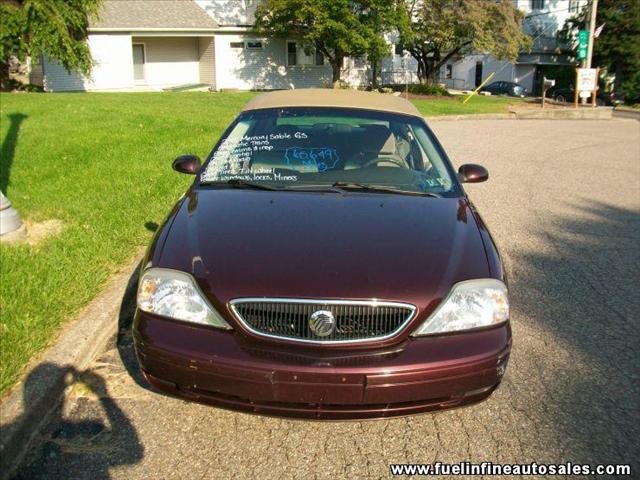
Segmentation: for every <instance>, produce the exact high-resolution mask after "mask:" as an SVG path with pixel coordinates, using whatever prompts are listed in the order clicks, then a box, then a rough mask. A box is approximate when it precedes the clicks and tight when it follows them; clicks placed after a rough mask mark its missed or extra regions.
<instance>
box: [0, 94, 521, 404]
mask: <svg viewBox="0 0 640 480" xmlns="http://www.w3.org/2000/svg"><path fill="white" fill-rule="evenodd" d="M253 95H255V94H254V93H218V94H209V93H200V92H196V93H88V94H87V93H84V94H83V93H68V94H64V93H58V94H2V95H1V96H0V102H1V103H0V105H1V107H0V141H2V145H1V149H2V150H1V156H0V160H1V163H0V190H2V191H3V192H5V193H6V194H7V195H8V197H9V198H10V199H11V201H12V202H13V204H14V206H15V207H16V208H17V209H18V211H19V212H20V214H21V215H22V217H23V218H24V219H26V220H27V221H29V222H41V221H45V220H50V219H59V220H61V221H62V222H63V223H64V230H63V231H62V233H61V234H59V235H57V236H54V237H51V238H49V239H47V240H45V241H44V242H43V243H41V244H39V245H37V246H33V247H32V246H28V245H22V246H15V245H6V244H2V245H0V279H1V281H0V339H1V340H0V341H1V342H2V344H1V348H0V393H2V392H4V391H6V390H7V389H8V388H9V387H10V386H11V385H12V384H13V383H14V382H15V380H16V378H17V376H18V374H19V373H20V370H21V368H22V367H23V366H24V365H25V364H26V362H27V361H28V360H29V359H30V358H31V357H32V356H33V355H34V354H36V353H37V352H39V351H41V350H42V349H43V348H44V347H45V346H46V345H47V344H48V342H50V340H51V339H52V338H53V336H54V335H55V333H56V331H57V330H58V327H59V326H60V325H61V324H62V322H64V321H65V320H67V319H69V318H72V317H73V316H74V315H76V314H77V313H78V311H79V310H80V309H81V308H82V307H83V306H84V305H86V304H87V303H88V302H89V301H90V300H92V299H93V298H94V297H95V296H96V295H97V294H98V292H99V291H100V289H101V288H102V287H103V286H104V284H105V282H106V281H107V279H108V278H109V276H110V275H111V274H112V273H113V272H114V271H115V270H117V269H118V267H120V266H122V265H123V264H124V263H126V262H127V261H128V260H129V259H130V258H131V257H132V255H133V254H134V252H135V250H136V247H138V246H140V245H146V244H147V243H148V241H149V239H150V237H151V231H150V229H148V228H147V227H146V226H145V225H151V224H154V223H155V224H158V223H161V221H162V219H163V217H164V216H165V215H166V214H167V213H168V211H169V208H170V207H171V205H173V204H174V203H175V202H176V200H177V198H178V197H179V196H180V195H181V194H182V193H183V192H184V190H185V189H186V187H187V186H188V184H189V183H190V181H191V180H192V177H188V176H184V175H179V174H177V173H175V172H173V171H172V170H171V166H170V165H171V161H172V160H173V158H174V157H175V156H176V155H177V154H181V153H195V154H198V155H200V156H201V157H205V156H206V155H207V154H208V153H209V151H210V149H211V147H212V146H213V144H214V143H215V141H216V140H217V138H218V137H219V135H220V134H221V133H222V131H223V130H224V128H225V127H226V126H227V125H228V123H229V122H230V121H231V119H232V118H233V117H234V116H235V115H236V114H237V112H238V111H239V110H240V108H241V106H242V105H243V104H244V103H245V102H247V101H248V100H249V99H250V98H251V97H252V96H253ZM510 102H512V101H511V100H505V99H502V98H484V97H479V98H473V99H471V100H470V101H469V102H468V103H467V104H466V105H462V103H461V101H460V100H459V99H458V98H452V99H448V98H445V99H442V100H416V101H415V103H416V105H417V106H418V108H420V110H421V111H422V112H423V113H424V114H425V115H444V114H460V113H485V112H499V111H506V106H507V105H508V104H509V103H510Z"/></svg>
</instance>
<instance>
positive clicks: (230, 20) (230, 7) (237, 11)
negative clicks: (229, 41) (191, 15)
mask: <svg viewBox="0 0 640 480" xmlns="http://www.w3.org/2000/svg"><path fill="white" fill-rule="evenodd" d="M195 1H196V3H197V4H198V5H199V6H200V7H201V8H202V9H204V11H205V12H207V13H208V14H209V16H211V18H213V19H214V20H215V21H216V22H217V23H218V25H220V26H223V27H224V26H236V25H253V22H254V21H255V16H254V14H255V11H256V6H257V5H258V4H259V3H260V2H261V0H195Z"/></svg>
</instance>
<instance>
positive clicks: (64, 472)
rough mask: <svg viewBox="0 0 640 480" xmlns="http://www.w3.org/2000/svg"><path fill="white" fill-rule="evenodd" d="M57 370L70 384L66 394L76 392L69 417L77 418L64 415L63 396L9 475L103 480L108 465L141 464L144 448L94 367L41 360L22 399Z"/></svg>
mask: <svg viewBox="0 0 640 480" xmlns="http://www.w3.org/2000/svg"><path fill="white" fill-rule="evenodd" d="M60 374H62V375H61V377H64V379H65V382H66V383H67V384H69V385H73V387H72V391H71V393H70V395H71V396H74V395H78V396H79V398H78V399H77V400H76V401H75V402H76V405H75V406H74V408H76V409H77V410H79V411H76V412H74V418H82V419H81V420H75V421H71V420H68V419H67V418H65V417H66V415H65V408H64V400H63V401H62V402H60V403H59V404H58V406H57V407H56V409H55V411H54V412H52V414H51V419H50V420H49V422H48V426H47V427H46V428H45V430H44V431H43V432H42V433H41V438H40V439H39V441H38V442H37V443H38V445H37V446H36V447H34V448H33V449H32V451H31V452H29V454H28V455H27V457H26V458H25V460H24V462H23V466H22V467H21V468H20V469H19V470H18V471H17V472H16V473H15V476H14V478H16V479H33V478H74V479H85V478H86V479H98V480H100V479H108V478H111V477H110V474H109V469H110V468H111V467H115V466H119V465H131V464H135V463H138V462H140V460H142V458H143V456H144V448H143V446H142V444H141V443H140V439H139V438H138V434H137V432H136V429H135V428H134V426H133V424H132V422H131V421H130V420H129V418H127V416H126V415H125V414H124V412H123V411H122V409H121V408H120V407H119V406H118V403H117V402H116V401H115V400H114V399H113V398H111V397H110V396H109V392H108V389H107V386H106V382H105V379H104V378H103V377H102V376H101V375H99V374H97V373H96V372H95V371H93V370H91V369H87V370H85V371H82V372H80V371H78V370H76V369H75V368H73V367H60V366H58V365H54V364H52V363H43V364H41V365H39V366H38V367H36V368H35V369H34V370H33V371H32V372H31V373H30V374H29V376H28V377H27V379H26V381H25V384H24V398H25V403H29V401H30V400H29V399H30V398H31V396H32V393H33V391H34V389H37V388H38V379H39V378H42V376H43V375H44V376H50V375H60ZM34 443H35V442H34Z"/></svg>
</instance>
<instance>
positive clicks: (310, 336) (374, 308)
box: [230, 298, 415, 343]
mask: <svg viewBox="0 0 640 480" xmlns="http://www.w3.org/2000/svg"><path fill="white" fill-rule="evenodd" d="M230 306H231V310H232V311H233V313H234V314H235V316H236V317H237V318H238V320H240V321H241V322H242V323H243V324H244V326H245V327H247V328H248V329H249V330H251V331H252V332H253V333H256V334H258V335H263V336H267V337H275V338H286V339H292V340H298V341H300V342H311V343H345V342H362V341H367V340H372V339H383V338H388V337H391V336H393V335H395V334H396V333H398V332H399V331H400V330H401V329H402V328H403V327H404V326H405V325H406V324H407V323H408V322H409V320H410V319H411V318H412V317H413V315H414V313H415V307H414V306H413V305H409V304H405V303H395V302H379V301H336V300H324V301H323V300H314V301H309V300H289V299H286V300H284V299H264V298H259V299H237V300H233V301H232V302H230ZM319 311H324V312H330V313H331V314H332V316H333V325H334V326H333V330H332V331H331V332H330V333H327V332H326V331H325V332H324V335H323V336H320V335H318V334H317V333H314V329H313V328H311V327H310V319H311V316H312V315H313V314H314V313H315V312H319Z"/></svg>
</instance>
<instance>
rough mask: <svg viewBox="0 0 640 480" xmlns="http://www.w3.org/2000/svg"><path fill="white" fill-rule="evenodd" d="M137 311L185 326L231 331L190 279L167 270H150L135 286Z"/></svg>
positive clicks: (182, 273) (175, 271)
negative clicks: (196, 325) (179, 322)
mask: <svg viewBox="0 0 640 480" xmlns="http://www.w3.org/2000/svg"><path fill="white" fill-rule="evenodd" d="M138 308H139V309H140V310H142V311H144V312H149V313H155V314H156V315H162V316H164V317H170V318H174V319H176V320H183V321H185V322H192V323H199V324H202V325H211V326H213V327H218V328H224V329H231V326H229V324H228V323H227V322H226V321H225V320H224V319H223V318H222V317H221V316H220V314H219V313H218V312H216V311H215V310H214V309H213V308H212V307H211V306H210V305H209V302H207V300H206V299H205V298H204V295H202V292H201V291H200V289H199V288H198V285H197V284H196V282H195V280H194V279H193V277H192V276H191V275H189V274H188V273H184V272H179V271H177V270H170V269H168V268H150V269H149V270H147V271H145V272H144V273H143V274H142V278H141V279H140V283H139V285H138Z"/></svg>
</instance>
